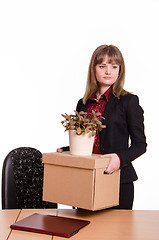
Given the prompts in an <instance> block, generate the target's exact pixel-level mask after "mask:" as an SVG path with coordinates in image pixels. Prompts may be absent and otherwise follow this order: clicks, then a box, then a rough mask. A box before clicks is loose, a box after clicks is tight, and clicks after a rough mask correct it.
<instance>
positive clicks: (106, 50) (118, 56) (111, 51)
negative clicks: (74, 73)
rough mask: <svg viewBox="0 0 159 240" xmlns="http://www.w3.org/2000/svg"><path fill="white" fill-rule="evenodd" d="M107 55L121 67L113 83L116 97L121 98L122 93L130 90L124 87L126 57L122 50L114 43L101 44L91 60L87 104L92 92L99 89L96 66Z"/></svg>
mask: <svg viewBox="0 0 159 240" xmlns="http://www.w3.org/2000/svg"><path fill="white" fill-rule="evenodd" d="M105 55H107V56H108V57H109V62H110V63H112V62H115V63H116V64H118V65H119V66H120V67H119V76H118V79H117V81H116V82H115V83H114V84H113V85H112V92H113V94H114V96H115V97H117V98H120V95H126V94H127V93H128V92H127V91H125V90H124V89H123V86H124V81H125V63H124V58H123V56H122V53H121V52H120V50H119V49H118V48H117V47H115V46H113V45H101V46H99V47H97V48H96V50H95V51H94V53H93V54H92V57H91V61H90V64H89V69H88V77H87V84H86V90H85V94H84V97H83V103H84V104H85V103H86V101H87V100H88V98H89V97H90V96H91V94H92V93H93V92H95V91H97V90H98V82H97V79H96V71H95V67H96V65H97V64H101V63H102V62H103V59H104V57H105Z"/></svg>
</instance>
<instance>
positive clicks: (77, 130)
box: [61, 111, 106, 155]
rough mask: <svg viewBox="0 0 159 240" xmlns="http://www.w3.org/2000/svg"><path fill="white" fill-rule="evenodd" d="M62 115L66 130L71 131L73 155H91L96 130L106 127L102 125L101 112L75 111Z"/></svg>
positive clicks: (70, 138) (70, 139)
mask: <svg viewBox="0 0 159 240" xmlns="http://www.w3.org/2000/svg"><path fill="white" fill-rule="evenodd" d="M61 115H62V117H64V120H63V121H61V123H62V125H63V126H64V127H65V131H69V144H70V153H71V154H73V155H91V154H92V150H93V143H94V137H95V133H96V131H97V130H99V131H101V130H102V129H103V128H105V127H106V126H105V125H102V122H101V121H102V118H103V117H102V116H101V113H99V112H97V113H95V112H94V111H92V112H91V113H87V112H83V111H81V112H79V113H78V112H77V111H74V114H70V115H68V114H66V113H65V114H61Z"/></svg>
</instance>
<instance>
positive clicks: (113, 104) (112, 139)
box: [57, 45, 147, 209]
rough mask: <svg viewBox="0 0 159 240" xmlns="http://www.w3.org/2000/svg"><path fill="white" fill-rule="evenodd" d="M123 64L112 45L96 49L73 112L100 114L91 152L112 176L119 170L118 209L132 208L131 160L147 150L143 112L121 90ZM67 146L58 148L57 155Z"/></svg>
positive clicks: (135, 177) (135, 175)
mask: <svg viewBox="0 0 159 240" xmlns="http://www.w3.org/2000/svg"><path fill="white" fill-rule="evenodd" d="M124 81H125V63H124V59H123V56H122V53H121V52H120V50H119V49H118V48H117V47H115V46H113V45H102V46H99V47H98V48H97V49H96V50H95V51H94V53H93V55H92V58H91V61H90V65H89V70H88V79H87V85H86V90H85V94H84V97H83V98H82V99H80V100H79V101H78V104H77V108H76V110H77V111H78V112H80V111H85V112H88V113H89V112H91V111H92V110H94V111H95V112H100V113H101V114H102V116H103V117H104V119H103V124H104V125H106V128H104V129H103V130H102V131H101V132H98V131H97V132H96V136H95V141H94V147H93V153H97V154H102V157H109V158H110V162H109V165H108V167H107V169H106V173H107V174H111V173H113V172H114V171H116V170H117V169H119V168H120V169H121V178H120V198H119V206H117V207H115V208H118V209H132V206H133V199H134V184H133V181H136V180H137V174H136V172H135V170H134V168H133V166H132V161H133V160H134V159H136V158H137V157H139V156H140V155H141V154H143V153H144V152H145V151H146V146H147V144H146V137H145V134H144V118H143V110H142V108H141V107H140V105H139V99H138V97H137V96H136V95H133V94H131V93H129V92H127V91H125V90H124V89H123V86H124ZM62 150H68V147H66V148H65V147H64V148H61V149H57V151H58V152H61V151H62Z"/></svg>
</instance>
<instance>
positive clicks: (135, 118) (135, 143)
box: [117, 95, 147, 168]
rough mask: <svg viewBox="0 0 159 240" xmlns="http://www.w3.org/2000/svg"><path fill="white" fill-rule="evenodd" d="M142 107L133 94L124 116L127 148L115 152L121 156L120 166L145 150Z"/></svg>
mask: <svg viewBox="0 0 159 240" xmlns="http://www.w3.org/2000/svg"><path fill="white" fill-rule="evenodd" d="M143 113H144V111H143V109H142V108H141V107H140V105H139V99H138V97H137V96H136V95H133V96H132V97H131V98H130V99H129V102H128V104H127V106H126V118H127V126H128V132H129V135H130V143H129V146H128V148H126V149H122V150H119V151H118V152H117V154H118V155H119V156H120V158H121V168H123V167H125V166H127V165H128V164H129V163H130V162H131V161H133V160H134V159H136V158H137V157H139V156H140V155H142V154H143V153H145V152H146V147H147V144H146V137H145V133H144V117H143Z"/></svg>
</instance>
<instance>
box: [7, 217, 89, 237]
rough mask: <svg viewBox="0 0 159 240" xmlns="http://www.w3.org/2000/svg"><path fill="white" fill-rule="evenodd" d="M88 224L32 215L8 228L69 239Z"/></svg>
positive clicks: (63, 218) (73, 220) (80, 221)
mask: <svg viewBox="0 0 159 240" xmlns="http://www.w3.org/2000/svg"><path fill="white" fill-rule="evenodd" d="M89 223H90V221H87V220H82V219H75V218H67V217H60V216H54V215H43V214H38V213H34V214H32V215H30V216H29V217H26V218H24V219H22V220H20V221H18V222H16V223H14V224H12V225H11V226H10V227H11V228H12V229H17V230H24V231H30V232H36V233H44V234H50V235H55V236H61V237H71V236H73V235H74V234H76V233H77V232H78V231H79V230H80V229H81V228H83V227H85V226H86V225H88V224H89Z"/></svg>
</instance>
